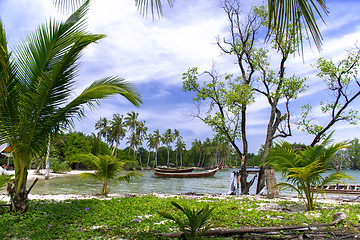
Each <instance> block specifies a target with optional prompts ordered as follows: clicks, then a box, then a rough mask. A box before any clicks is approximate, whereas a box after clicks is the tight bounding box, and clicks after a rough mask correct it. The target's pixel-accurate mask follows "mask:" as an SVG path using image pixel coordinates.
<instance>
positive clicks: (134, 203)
mask: <svg viewBox="0 0 360 240" xmlns="http://www.w3.org/2000/svg"><path fill="white" fill-rule="evenodd" d="M174 201H175V202H176V203H178V204H179V205H181V206H191V207H192V208H196V209H202V208H204V207H205V206H206V205H208V206H209V208H214V210H213V211H212V212H211V217H210V218H209V220H208V221H209V222H208V223H209V224H211V225H215V226H219V227H221V228H224V229H236V228H246V227H268V226H274V227H276V226H279V227H280V226H304V225H309V226H311V225H314V224H326V223H330V222H331V221H332V216H333V214H334V213H336V212H344V213H345V214H346V215H348V216H349V218H348V219H346V220H345V221H344V222H343V223H340V224H338V225H335V226H333V227H331V228H329V229H327V231H325V233H327V234H330V235H331V236H332V237H339V238H340V237H344V236H347V238H348V239H351V238H354V236H355V235H356V234H358V233H359V231H358V221H359V217H358V216H359V215H360V208H359V205H358V204H357V203H354V204H346V203H339V202H336V203H335V202H334V203H327V204H325V203H319V205H318V209H316V210H314V211H312V212H310V213H309V212H307V211H304V210H305V209H306V208H305V206H304V202H303V201H298V200H269V199H265V198H260V197H253V196H243V197H199V196H190V195H183V196H172V197H171V196H166V197H157V196H154V195H145V196H135V195H131V194H123V195H119V196H117V197H111V198H110V197H109V198H105V199H104V198H101V199H97V198H92V199H76V198H74V197H73V198H72V199H67V200H61V201H52V200H43V201H39V200H34V201H31V202H29V211H28V212H27V213H25V214H22V215H20V214H15V213H12V212H3V213H2V214H1V215H0V218H1V223H2V224H0V238H1V239H159V238H160V239H161V237H159V234H160V233H174V232H179V231H180V229H179V227H178V225H177V224H176V223H175V222H174V221H171V220H168V219H164V217H162V216H161V215H159V214H157V212H158V211H169V212H170V213H171V214H173V215H174V214H178V213H179V210H178V209H177V208H174V206H173V205H172V204H171V202H174ZM301 207H302V208H301ZM319 231H320V229H318V230H317V231H316V232H319ZM294 234H297V238H299V237H300V236H301V234H302V233H296V232H295V233H294ZM249 235H250V234H249ZM351 236H353V237H351ZM250 237H252V238H259V235H258V234H257V235H256V236H255V235H252V236H250ZM268 237H269V238H271V239H273V238H275V236H274V235H269V236H268ZM234 238H236V237H235V236H234ZM264 238H266V234H265V235H264ZM212 239H224V237H220V238H212Z"/></svg>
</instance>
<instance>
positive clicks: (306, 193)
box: [265, 135, 353, 211]
mask: <svg viewBox="0 0 360 240" xmlns="http://www.w3.org/2000/svg"><path fill="white" fill-rule="evenodd" d="M330 136H331V135H330ZM330 136H329V137H328V138H326V139H325V140H324V142H322V143H321V144H319V145H315V146H314V147H307V148H306V149H304V150H301V151H296V150H294V148H293V147H292V145H291V144H290V143H287V142H281V143H277V144H276V145H275V147H273V148H272V149H271V151H270V154H269V156H268V158H267V160H266V162H265V164H270V165H272V166H273V168H274V169H275V170H277V171H280V172H281V173H282V175H283V177H284V178H285V180H286V183H279V184H277V186H278V187H279V188H281V189H285V188H290V189H293V190H295V191H296V192H297V193H298V195H299V197H301V198H303V199H305V201H306V207H307V209H308V210H309V211H312V210H314V209H315V200H316V197H315V196H314V193H315V189H316V188H317V187H320V186H323V185H326V184H329V183H331V182H339V181H341V180H344V179H346V178H347V179H353V178H352V177H350V176H348V175H347V174H345V173H343V172H334V173H332V174H330V175H328V176H324V173H325V171H327V170H328V169H330V168H331V167H332V166H331V165H329V164H327V163H328V161H329V159H330V158H331V157H332V156H333V155H334V154H335V153H336V152H337V151H338V150H340V149H342V148H345V147H348V146H347V145H346V143H344V142H343V143H337V144H333V145H331V146H329V147H327V145H329V143H330V140H329V139H330ZM319 189H321V188H319Z"/></svg>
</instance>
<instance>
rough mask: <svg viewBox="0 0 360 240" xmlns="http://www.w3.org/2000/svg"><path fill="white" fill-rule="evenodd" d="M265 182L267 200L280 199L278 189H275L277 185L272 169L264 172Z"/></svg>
mask: <svg viewBox="0 0 360 240" xmlns="http://www.w3.org/2000/svg"><path fill="white" fill-rule="evenodd" d="M265 181H266V188H267V192H268V193H267V196H268V197H269V198H277V197H280V193H279V189H278V188H276V187H275V185H276V184H277V181H276V175H275V170H274V169H267V170H265Z"/></svg>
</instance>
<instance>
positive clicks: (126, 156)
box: [0, 132, 360, 172]
mask: <svg viewBox="0 0 360 240" xmlns="http://www.w3.org/2000/svg"><path fill="white" fill-rule="evenodd" d="M224 146H225V145H220V147H219V144H218V143H217V141H216V140H215V139H210V138H207V139H206V140H205V141H203V142H201V141H199V140H197V139H195V140H194V141H193V142H192V146H191V148H190V149H185V148H184V149H182V165H183V166H198V165H199V162H200V165H201V166H211V165H214V164H218V163H219V162H222V163H223V164H224V165H227V166H235V167H236V166H237V167H239V165H240V160H239V158H238V156H237V155H236V154H235V152H234V151H232V149H231V148H230V146H229V145H227V146H228V147H229V148H222V147H224ZM292 146H293V147H294V148H295V149H297V148H302V147H304V146H305V145H304V144H300V143H295V144H292ZM87 153H92V154H94V155H95V156H98V155H109V154H111V149H110V147H109V146H108V145H107V144H106V143H105V142H103V141H102V140H100V139H99V138H98V137H97V136H96V135H95V134H91V135H86V134H83V133H81V132H70V133H63V134H60V135H58V136H57V137H56V138H55V139H54V141H53V144H52V146H51V154H50V156H51V158H50V165H51V169H52V171H55V172H65V171H66V170H69V169H71V168H72V169H82V168H88V166H85V165H82V164H79V163H68V160H69V158H70V156H72V155H75V154H87ZM139 154H140V155H141V159H142V162H143V165H145V166H146V165H149V166H151V167H152V166H154V161H155V155H156V152H155V151H154V150H152V151H150V150H148V149H145V148H144V147H140V148H139ZM261 154H262V149H260V150H259V152H258V153H256V154H253V153H251V154H249V161H248V166H257V165H259V164H260V163H261ZM133 155H134V151H133V150H131V149H129V148H128V147H125V148H124V149H119V150H118V154H117V158H118V159H119V160H121V161H122V162H124V163H125V164H126V166H125V168H127V169H130V170H132V169H136V168H138V167H139V156H138V155H137V157H136V158H135V160H134V157H133ZM176 155H177V150H176V149H170V164H174V165H175V164H176ZM178 158H179V157H178ZM44 159H45V154H44V155H43V156H41V157H39V158H34V159H33V160H32V167H33V168H36V167H38V166H39V164H40V166H39V167H43V164H44ZM359 159H360V143H359V139H357V138H356V139H354V140H352V141H351V142H350V147H349V148H346V149H342V150H340V151H339V152H338V153H337V154H336V155H335V156H334V157H333V158H332V159H331V161H330V162H329V163H330V164H331V165H334V166H335V167H336V168H337V169H338V170H340V169H347V168H350V169H360V161H359ZM148 160H149V162H148V164H147V161H148ZM7 161H8V159H6V158H5V157H3V158H2V159H0V164H1V165H3V164H7ZM9 163H10V165H11V164H12V161H11V160H10V162H9ZM157 163H158V165H166V164H167V147H166V146H165V145H161V146H159V147H158V151H157ZM178 166H180V161H178Z"/></svg>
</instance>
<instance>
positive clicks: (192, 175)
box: [154, 168, 218, 178]
mask: <svg viewBox="0 0 360 240" xmlns="http://www.w3.org/2000/svg"><path fill="white" fill-rule="evenodd" d="M217 170H218V168H215V169H212V170H207V171H199V172H197V171H196V172H183V173H169V172H157V171H154V174H155V177H164V178H198V177H211V176H214V175H215V173H216V171H217Z"/></svg>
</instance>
